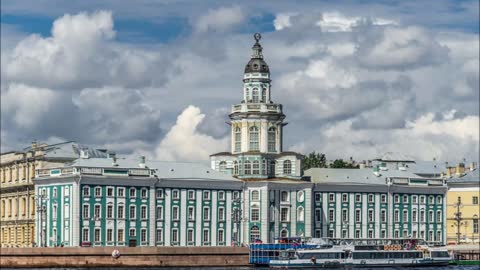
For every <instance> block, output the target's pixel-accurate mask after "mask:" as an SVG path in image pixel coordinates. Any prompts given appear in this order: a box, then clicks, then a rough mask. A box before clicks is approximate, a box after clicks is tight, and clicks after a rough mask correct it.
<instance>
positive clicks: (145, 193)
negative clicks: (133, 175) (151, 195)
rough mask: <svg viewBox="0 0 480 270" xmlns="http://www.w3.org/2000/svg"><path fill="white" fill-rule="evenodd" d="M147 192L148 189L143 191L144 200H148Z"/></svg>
mask: <svg viewBox="0 0 480 270" xmlns="http://www.w3.org/2000/svg"><path fill="white" fill-rule="evenodd" d="M147 194H148V193H147V190H146V189H142V199H146V198H147Z"/></svg>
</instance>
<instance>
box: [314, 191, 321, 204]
mask: <svg viewBox="0 0 480 270" xmlns="http://www.w3.org/2000/svg"><path fill="white" fill-rule="evenodd" d="M315 201H316V202H321V201H322V194H320V193H318V192H317V193H315Z"/></svg>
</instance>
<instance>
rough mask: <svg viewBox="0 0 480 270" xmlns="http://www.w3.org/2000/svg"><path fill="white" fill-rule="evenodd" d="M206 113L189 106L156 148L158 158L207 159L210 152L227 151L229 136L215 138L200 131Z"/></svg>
mask: <svg viewBox="0 0 480 270" xmlns="http://www.w3.org/2000/svg"><path fill="white" fill-rule="evenodd" d="M204 118H205V115H204V114H202V113H201V112H200V109H199V108H197V107H195V106H188V107H187V108H186V109H185V110H184V111H183V112H182V113H181V114H180V115H179V116H178V118H177V122H176V123H175V125H174V126H173V127H172V128H171V129H170V131H169V132H168V133H167V134H166V135H165V137H164V138H163V139H162V141H161V142H160V144H159V146H158V147H157V149H156V159H158V160H183V161H199V160H206V159H208V156H209V155H210V154H213V153H216V152H219V151H225V150H226V149H227V145H228V138H223V139H215V138H213V137H212V136H209V135H207V134H202V133H199V132H198V130H197V129H198V125H199V124H200V123H201V122H202V121H203V119H204Z"/></svg>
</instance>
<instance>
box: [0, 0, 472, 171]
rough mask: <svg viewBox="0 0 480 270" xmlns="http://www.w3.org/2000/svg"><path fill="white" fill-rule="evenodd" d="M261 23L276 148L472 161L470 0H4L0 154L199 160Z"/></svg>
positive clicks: (231, 99) (216, 138)
mask: <svg viewBox="0 0 480 270" xmlns="http://www.w3.org/2000/svg"><path fill="white" fill-rule="evenodd" d="M255 32H260V33H261V34H262V40H261V44H262V45H263V48H264V51H263V54H264V57H265V60H266V62H267V63H268V64H269V66H270V71H271V77H272V99H273V101H274V102H276V103H281V104H283V108H284V113H285V114H286V116H287V118H286V121H287V122H288V125H287V126H286V127H285V129H284V150H291V151H297V152H300V153H303V154H308V153H310V152H312V151H318V152H321V153H325V154H326V156H327V159H336V158H343V159H348V158H350V157H353V158H354V159H355V160H366V159H373V158H377V157H380V156H381V155H382V154H383V153H386V152H398V153H402V154H404V155H408V156H411V157H413V158H416V159H419V160H433V159H434V158H435V159H436V160H445V161H447V160H461V159H464V158H465V159H468V160H472V159H473V160H478V155H479V42H478V40H479V2H478V1H458V0H451V1H441V0H440V1H439V0H434V1H187V0H178V1H173V0H165V1H147V0H138V1H113V0H111V1H108V0H105V1H93V0H92V1H66V0H65V1H62V0H50V1H41V0H36V1H21V0H20V1H19V0H12V1H10V0H2V1H1V73H0V75H1V83H0V89H1V130H0V135H1V137H0V138H1V152H6V151H11V150H19V149H23V148H24V147H26V146H28V145H29V144H30V143H31V141H33V140H36V141H39V142H46V143H57V142H61V141H70V140H73V141H77V142H81V143H84V144H90V145H93V146H96V147H100V148H107V149H111V150H114V151H116V152H117V153H119V154H123V155H126V156H140V155H145V156H147V158H148V159H155V160H171V161H174V160H177V161H203V162H204V161H208V159H209V155H210V154H212V153H215V152H220V151H228V150H230V149H229V145H230V144H229V141H230V136H229V135H230V130H229V126H228V125H227V124H226V123H225V122H226V121H228V114H229V112H230V110H231V106H232V105H233V104H237V103H240V101H241V99H242V97H243V94H242V76H243V69H244V66H245V64H246V63H247V62H248V60H249V58H250V54H251V47H252V45H253V43H254V40H253V33H255Z"/></svg>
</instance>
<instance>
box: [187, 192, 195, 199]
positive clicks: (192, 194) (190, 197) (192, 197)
mask: <svg viewBox="0 0 480 270" xmlns="http://www.w3.org/2000/svg"><path fill="white" fill-rule="evenodd" d="M188 199H189V200H195V191H194V190H189V191H188Z"/></svg>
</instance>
